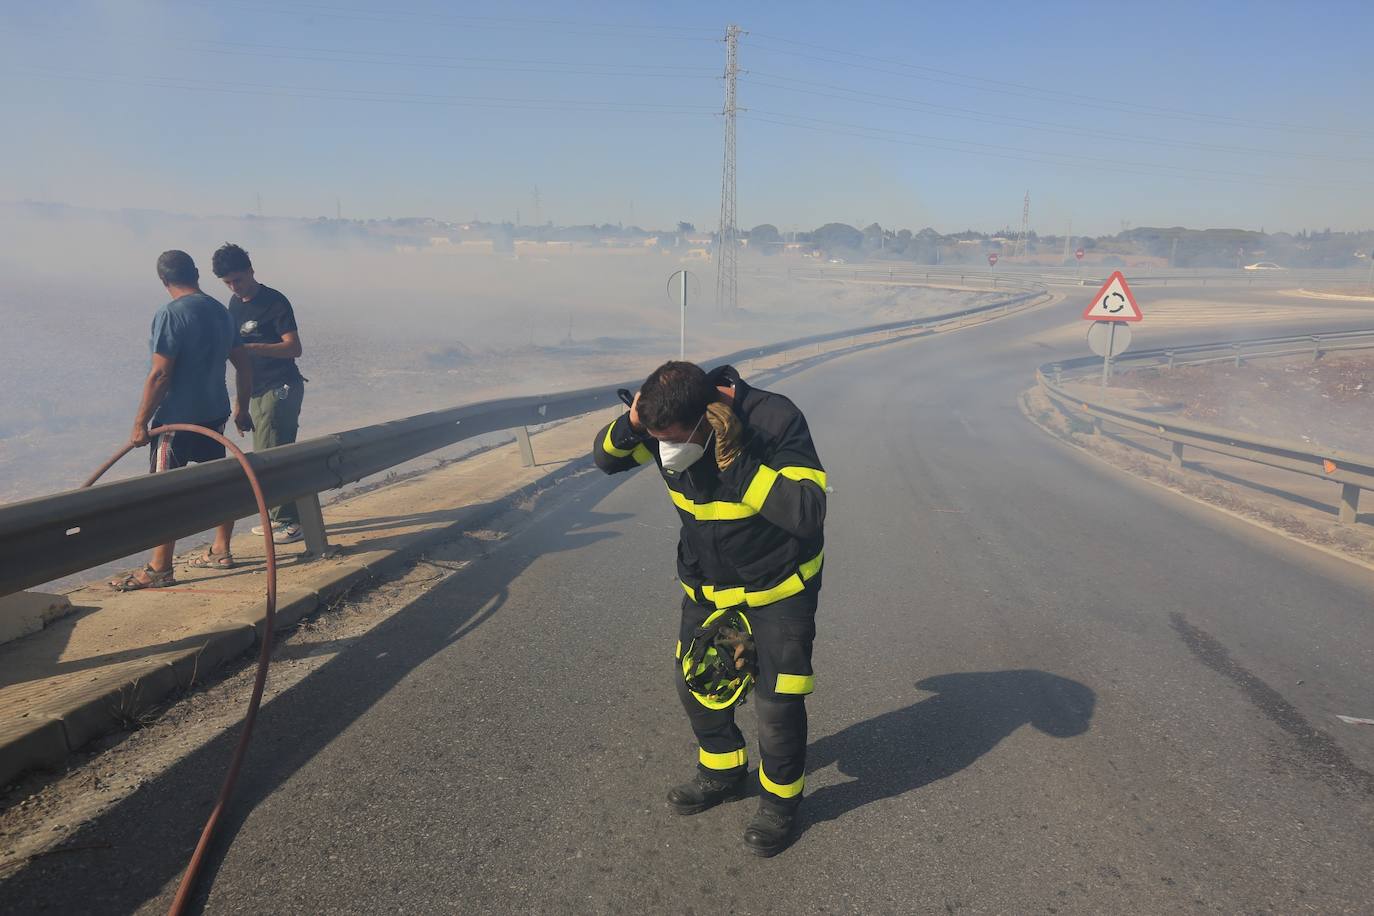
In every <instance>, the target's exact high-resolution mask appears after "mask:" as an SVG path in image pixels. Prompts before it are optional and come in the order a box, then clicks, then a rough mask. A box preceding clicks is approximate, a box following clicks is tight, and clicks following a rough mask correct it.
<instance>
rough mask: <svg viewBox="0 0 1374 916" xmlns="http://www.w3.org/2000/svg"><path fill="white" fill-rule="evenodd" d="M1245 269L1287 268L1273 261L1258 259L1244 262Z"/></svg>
mask: <svg viewBox="0 0 1374 916" xmlns="http://www.w3.org/2000/svg"><path fill="white" fill-rule="evenodd" d="M1245 269H1246V270H1287V269H1288V268H1287V267H1280V266H1279V265H1277V264H1275V263H1274V262H1273V261H1258V262H1256V263H1254V264H1246V265H1245Z"/></svg>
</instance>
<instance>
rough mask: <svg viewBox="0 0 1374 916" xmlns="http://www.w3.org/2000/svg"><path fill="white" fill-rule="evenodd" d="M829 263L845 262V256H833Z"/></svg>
mask: <svg viewBox="0 0 1374 916" xmlns="http://www.w3.org/2000/svg"><path fill="white" fill-rule="evenodd" d="M829 263H831V264H843V263H844V258H831V259H830V261H829Z"/></svg>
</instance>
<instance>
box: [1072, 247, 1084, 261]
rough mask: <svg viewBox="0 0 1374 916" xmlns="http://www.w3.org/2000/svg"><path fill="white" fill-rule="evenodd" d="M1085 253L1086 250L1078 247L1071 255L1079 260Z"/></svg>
mask: <svg viewBox="0 0 1374 916" xmlns="http://www.w3.org/2000/svg"><path fill="white" fill-rule="evenodd" d="M1085 254H1087V252H1086V251H1084V250H1083V249H1082V248H1079V249H1078V250H1077V251H1075V252H1074V253H1073V256H1074V257H1075V258H1078V260H1080V261H1081V260H1083V256H1084V255H1085Z"/></svg>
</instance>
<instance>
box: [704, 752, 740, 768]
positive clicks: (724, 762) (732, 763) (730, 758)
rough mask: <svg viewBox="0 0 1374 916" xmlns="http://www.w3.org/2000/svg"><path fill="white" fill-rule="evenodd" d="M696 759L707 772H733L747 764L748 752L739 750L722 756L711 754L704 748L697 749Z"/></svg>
mask: <svg viewBox="0 0 1374 916" xmlns="http://www.w3.org/2000/svg"><path fill="white" fill-rule="evenodd" d="M697 759H698V760H700V761H701V765H702V766H704V767H706V769H708V770H733V769H736V768H737V767H742V766H744V765H745V764H747V763H748V762H749V752H748V751H747V750H745V749H744V748H740V749H739V750H737V751H727V752H726V753H724V754H712V753H711V752H710V751H708V750H706V748H699V749H698V750H697Z"/></svg>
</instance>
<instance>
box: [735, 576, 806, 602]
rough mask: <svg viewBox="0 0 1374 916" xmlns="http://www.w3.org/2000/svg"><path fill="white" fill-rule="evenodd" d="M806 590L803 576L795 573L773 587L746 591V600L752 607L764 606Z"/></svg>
mask: <svg viewBox="0 0 1374 916" xmlns="http://www.w3.org/2000/svg"><path fill="white" fill-rule="evenodd" d="M805 590H806V583H805V582H803V581H802V579H801V576H799V575H797V574H796V573H793V574H792V575H790V576H788V577H787V578H786V579H783V580H782V581H781V582H779V583H778V584H777V585H775V586H773V587H772V588H769V589H764V590H763V591H761V592H745V593H744V600H745V601H746V602H748V604H749V606H750V607H763V606H764V605H765V604H775V603H776V602H779V601H781V600H782V599H784V598H791V597H792V596H793V595H799V594H801V593H802V592H803V591H805Z"/></svg>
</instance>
